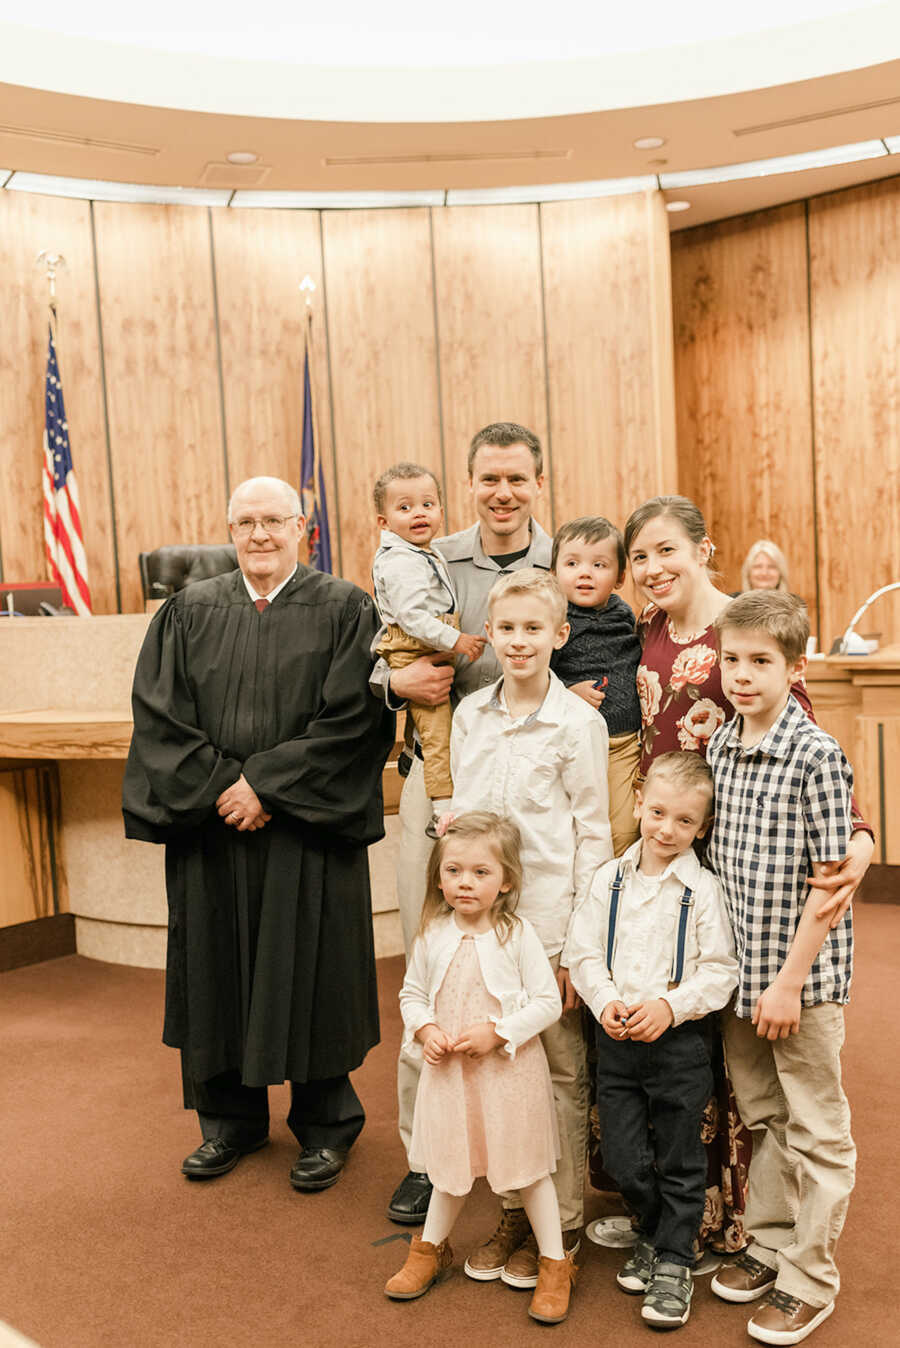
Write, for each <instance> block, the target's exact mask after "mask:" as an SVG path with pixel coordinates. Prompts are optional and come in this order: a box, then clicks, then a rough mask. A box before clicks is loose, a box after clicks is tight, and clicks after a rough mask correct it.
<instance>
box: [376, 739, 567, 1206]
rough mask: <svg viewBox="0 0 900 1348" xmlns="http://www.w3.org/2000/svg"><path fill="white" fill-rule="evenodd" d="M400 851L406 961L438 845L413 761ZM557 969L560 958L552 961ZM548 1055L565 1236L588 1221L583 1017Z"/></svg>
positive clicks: (407, 1077) (408, 1079)
mask: <svg viewBox="0 0 900 1348" xmlns="http://www.w3.org/2000/svg"><path fill="white" fill-rule="evenodd" d="M399 817H400V830H401V833H400V848H399V853H398V863H397V903H398V906H399V909H400V925H401V927H402V928H403V942H404V945H405V947H406V954H407V958H408V957H409V952H410V950H411V948H412V943H413V940H414V938H415V935H416V932H417V930H418V927H419V917H420V915H421V912H422V899H423V896H424V894H425V869H426V866H427V864H428V857H429V855H430V852H431V848H432V846H433V844H432V843H431V842H430V841H429V839H428V838H427V837H426V836H425V825H426V824H427V823H428V821H429V819H430V818H431V808H430V806H429V803H428V797H427V795H426V792H425V789H424V774H423V771H422V763H421V761H420V760H419V759H418V758H414V759H413V762H412V767H411V768H410V773H409V776H408V777H407V779H406V781H405V782H404V784H403V792H402V795H401V796H400V810H399ZM550 962H551V964H552V965H553V967H554V968H556V967H557V965H558V964H559V958H558V956H557V957H555V958H553V959H551V961H550ZM541 1043H542V1044H543V1045H544V1052H545V1053H546V1054H547V1062H548V1064H549V1067H550V1080H551V1082H552V1085H553V1098H554V1100H555V1102H556V1120H557V1127H558V1128H559V1145H560V1151H561V1155H560V1158H559V1162H558V1164H557V1168H556V1172H555V1174H554V1176H553V1182H554V1185H555V1186H556V1195H557V1199H558V1201H559V1215H560V1220H561V1222H562V1227H563V1230H564V1231H568V1230H570V1229H573V1228H575V1227H580V1226H581V1225H582V1223H583V1221H584V1169H585V1160H586V1157H587V1138H588V1108H589V1104H590V1101H589V1091H588V1075H587V1054H586V1051H585V1042H584V1034H583V1031H582V1017H581V1013H580V1012H577V1011H576V1012H573V1013H572V1014H570V1015H568V1016H565V1017H564V1018H563V1019H562V1020H561V1021H557V1023H556V1024H555V1025H551V1026H550V1028H549V1029H548V1030H545V1031H544V1033H543V1034H542V1035H541ZM421 1070H422V1062H421V1058H413V1057H408V1056H407V1055H406V1054H404V1053H402V1052H401V1054H400V1057H399V1059H398V1062H397V1105H398V1115H399V1118H398V1122H399V1127H400V1139H401V1141H402V1142H403V1146H404V1148H405V1149H406V1153H407V1155H409V1143H410V1138H411V1136H412V1121H413V1113H414V1112H415V1107H416V1091H417V1089H418V1086H419V1073H420V1072H421ZM503 1205H504V1207H521V1201H520V1200H519V1199H518V1196H517V1195H514V1194H505V1195H504V1196H503Z"/></svg>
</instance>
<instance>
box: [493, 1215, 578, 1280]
mask: <svg viewBox="0 0 900 1348" xmlns="http://www.w3.org/2000/svg"><path fill="white" fill-rule="evenodd" d="M562 1242H563V1253H564V1254H571V1255H576V1254H577V1253H578V1251H579V1250H580V1249H581V1231H580V1230H579V1229H578V1228H577V1227H576V1228H575V1230H574V1231H563V1233H562ZM500 1277H501V1278H502V1279H503V1281H504V1282H505V1283H506V1285H507V1287H518V1288H523V1289H524V1288H527V1287H537V1280H538V1247H537V1241H536V1240H535V1238H534V1236H533V1235H529V1236H528V1239H527V1240H526V1241H524V1243H523V1244H522V1245H520V1246H519V1248H518V1249H517V1250H516V1251H515V1252H514V1253H513V1254H511V1255H510V1257H509V1258H508V1259H507V1261H506V1263H505V1265H504V1267H503V1272H502V1273H501V1274H500Z"/></svg>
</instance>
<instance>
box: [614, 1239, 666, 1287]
mask: <svg viewBox="0 0 900 1348" xmlns="http://www.w3.org/2000/svg"><path fill="white" fill-rule="evenodd" d="M655 1263H656V1251H655V1250H654V1248H653V1246H652V1245H651V1244H650V1242H649V1241H647V1240H641V1239H640V1237H639V1238H638V1243H637V1245H635V1247H634V1249H633V1250H632V1251H631V1254H630V1255H629V1257H628V1259H627V1260H626V1261H625V1263H624V1264H623V1266H622V1271H621V1272H620V1273H617V1274H616V1282H617V1283H618V1284H619V1286H620V1287H621V1289H622V1291H623V1292H627V1293H628V1294H629V1296H638V1295H639V1294H640V1293H641V1292H646V1290H647V1287H648V1285H649V1283H650V1276H651V1274H652V1273H653V1265H654V1264H655Z"/></svg>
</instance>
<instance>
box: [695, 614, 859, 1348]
mask: <svg viewBox="0 0 900 1348" xmlns="http://www.w3.org/2000/svg"><path fill="white" fill-rule="evenodd" d="M716 626H717V629H718V633H719V647H720V661H721V669H722V687H723V689H724V692H725V695H726V697H727V698H728V699H729V701H730V702H731V703H732V704H733V705H734V709H735V712H736V715H735V717H734V720H732V721H730V722H727V723H726V724H725V725H723V726H721V727H720V728H719V729H718V730H717V731H716V733H715V734H714V735H713V737H712V739H711V740H710V743H709V754H708V761H709V764H710V766H711V768H712V770H713V778H714V782H715V809H716V816H715V823H714V825H713V832H712V839H711V844H710V851H709V859H710V863H711V865H712V867H713V869H714V870H715V871H716V873H717V875H718V876H719V878H720V880H721V882H722V886H723V889H724V891H725V899H726V903H727V905H728V910H729V914H730V916H731V921H732V925H733V927H734V935H735V946H736V949H737V957H738V964H739V976H738V988H737V994H736V999H735V1005H734V1010H733V1012H731V1011H729V1012H726V1013H724V1016H723V1022H724V1023H723V1033H724V1038H725V1053H726V1058H727V1062H728V1068H729V1071H730V1074H731V1080H732V1083H733V1085H734V1092H735V1096H736V1098H737V1104H738V1109H739V1110H740V1113H741V1117H742V1118H743V1120H744V1122H745V1123H746V1125H747V1126H748V1128H750V1129H752V1130H754V1135H753V1159H752V1161H751V1163H750V1179H749V1194H748V1198H747V1211H746V1224H747V1229H748V1232H749V1234H750V1242H751V1243H750V1246H749V1248H748V1250H747V1251H746V1252H745V1253H744V1254H742V1255H740V1256H739V1257H738V1259H737V1260H736V1261H735V1262H734V1263H733V1264H730V1265H729V1266H728V1267H726V1268H724V1269H722V1270H721V1271H720V1272H719V1273H717V1274H716V1276H715V1277H714V1279H713V1282H712V1288H713V1291H714V1292H715V1293H716V1294H717V1295H718V1296H720V1297H722V1298H723V1300H725V1301H732V1302H741V1303H746V1302H749V1301H754V1300H756V1299H757V1298H758V1297H763V1296H765V1298H766V1299H765V1301H764V1302H763V1303H762V1304H761V1306H760V1307H759V1308H758V1309H757V1310H756V1311H755V1312H754V1314H753V1316H752V1318H751V1319H750V1321H749V1323H748V1325H747V1330H748V1332H749V1334H750V1335H751V1337H752V1338H754V1339H757V1340H759V1341H760V1342H761V1343H772V1344H794V1343H800V1342H801V1340H803V1339H805V1338H807V1336H808V1335H809V1334H811V1333H812V1332H813V1331H814V1330H815V1329H816V1328H817V1327H818V1326H819V1325H820V1324H821V1323H822V1322H823V1321H824V1320H825V1319H827V1317H828V1316H829V1315H830V1314H831V1312H832V1311H833V1309H834V1298H835V1296H836V1294H837V1291H838V1288H839V1285H840V1282H839V1278H838V1272H837V1268H836V1266H835V1262H834V1255H835V1247H836V1245H837V1240H838V1236H839V1235H840V1232H841V1228H842V1227H843V1224H844V1218H845V1216H846V1212H847V1206H848V1203H849V1200H850V1192H851V1190H852V1188H853V1180H854V1168H855V1162H856V1150H855V1148H854V1145H853V1139H852V1138H851V1136H850V1109H849V1106H848V1104H847V1099H846V1096H845V1095H844V1092H843V1088H842V1086H841V1061H840V1053H841V1045H842V1043H843V1039H844V1020H843V1004H844V1003H845V1002H846V1001H847V1000H848V997H849V990H850V976H851V964H852V953H853V928H852V918H851V914H850V911H849V910H848V911H847V912H846V913H845V914H844V915H843V916H842V917H840V918H839V919H835V920H834V921H835V925H834V926H832V925H831V922H832V918H831V915H830V913H826V914H825V915H824V916H819V914H818V911H817V910H818V909H819V907H820V906H821V902H820V900H819V899H818V898H816V896H815V891H813V898H812V899H810V897H809V895H810V890H809V888H808V884H807V882H808V880H809V877H810V876H811V875H821V874H828V873H830V872H831V871H832V870H833V869H834V866H835V865H836V863H837V862H839V860H840V859H841V858H842V857H843V856H844V855H845V853H846V851H847V844H848V842H849V840H850V832H851V822H850V791H851V773H850V768H849V766H848V764H847V761H846V759H845V758H844V755H843V754H842V752H841V749H840V746H839V745H838V744H837V743H836V741H835V740H833V739H832V738H831V736H830V735H827V734H826V733H825V731H823V730H822V729H820V727H819V726H817V725H815V723H814V722H812V721H811V720H810V719H809V718H808V717H807V716H806V715H805V713H804V712H803V710H802V708H801V707H800V706H799V704H798V702H797V700H796V698H794V697H792V696H790V687H791V684H792V683H794V682H795V681H796V680H798V679H800V678H802V676H803V672H804V669H805V666H806V661H805V656H804V652H805V649H806V641H807V637H808V635H809V621H808V618H807V615H806V609H805V607H804V605H803V603H802V601H801V600H799V599H797V598H796V596H794V595H789V594H784V593H779V592H775V591H763V590H760V591H752V592H749V593H747V594H743V595H740V596H739V597H738V598H737V599H735V600H733V601H732V603H731V604H729V605H728V606H727V607H726V608H725V609H724V610H723V611H722V613H721V614H720V615H719V617H718V619H717V621H716Z"/></svg>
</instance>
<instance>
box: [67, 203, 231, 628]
mask: <svg viewBox="0 0 900 1348" xmlns="http://www.w3.org/2000/svg"><path fill="white" fill-rule="evenodd" d="M94 211H95V222H96V232H97V253H98V270H99V277H100V310H101V321H102V324H103V337H104V349H105V354H106V378H107V388H108V400H109V422H110V438H111V443H112V459H113V474H114V490H115V511H116V529H117V534H118V540H119V573H120V581H121V589H122V610H123V612H126V613H128V612H134V611H136V610H138V609H140V608H142V607H143V602H142V599H141V587H140V578H139V575H138V560H137V559H138V553H139V552H142V551H145V550H147V549H151V548H156V547H159V546H160V545H161V544H165V543H218V542H226V541H227V539H228V534H227V530H226V528H225V505H226V501H225V471H224V457H223V451H222V425H221V412H220V404H219V376H218V367H217V357H216V341H215V326H214V319H213V293H212V266H211V259H210V240H209V224H208V218H207V214H206V211H204V210H200V209H198V208H197V207H191V206H133V205H115V204H109V203H97V204H96V205H95V207H94Z"/></svg>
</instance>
